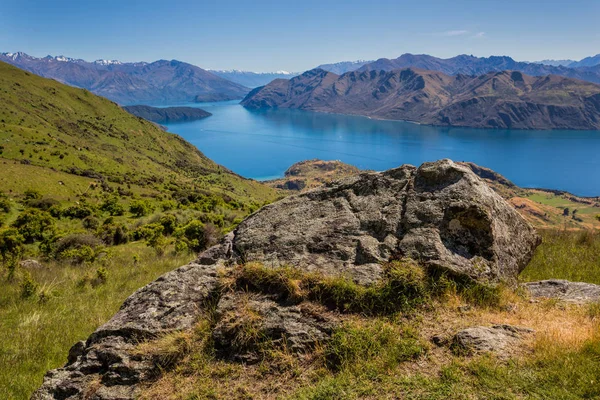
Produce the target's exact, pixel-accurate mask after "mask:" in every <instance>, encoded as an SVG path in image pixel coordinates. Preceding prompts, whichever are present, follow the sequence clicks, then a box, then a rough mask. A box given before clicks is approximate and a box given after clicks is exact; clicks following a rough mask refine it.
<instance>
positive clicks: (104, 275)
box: [92, 267, 108, 286]
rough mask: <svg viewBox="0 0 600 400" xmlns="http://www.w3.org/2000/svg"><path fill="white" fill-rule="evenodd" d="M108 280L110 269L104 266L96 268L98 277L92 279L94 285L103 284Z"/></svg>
mask: <svg viewBox="0 0 600 400" xmlns="http://www.w3.org/2000/svg"><path fill="white" fill-rule="evenodd" d="M107 281H108V271H107V270H106V268H104V267H100V268H98V269H97V270H96V278H95V279H94V280H93V281H92V286H98V285H103V284H105V283H106V282H107Z"/></svg>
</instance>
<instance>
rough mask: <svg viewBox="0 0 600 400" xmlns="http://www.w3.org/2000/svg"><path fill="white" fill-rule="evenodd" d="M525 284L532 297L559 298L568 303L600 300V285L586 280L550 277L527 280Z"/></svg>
mask: <svg viewBox="0 0 600 400" xmlns="http://www.w3.org/2000/svg"><path fill="white" fill-rule="evenodd" d="M524 286H525V287H526V288H527V289H528V290H529V293H530V294H531V297H534V298H540V297H541V298H547V299H558V300H562V301H565V302H568V303H576V304H583V303H594V302H599V301H600V286H599V285H594V284H592V283H585V282H570V281H566V280H561V279H548V280H545V281H538V282H527V283H525V284H524Z"/></svg>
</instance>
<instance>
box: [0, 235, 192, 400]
mask: <svg viewBox="0 0 600 400" xmlns="http://www.w3.org/2000/svg"><path fill="white" fill-rule="evenodd" d="M111 250H112V251H111V256H110V257H109V258H105V259H104V261H103V262H102V263H101V264H94V265H87V266H85V265H84V266H68V265H52V264H51V265H49V268H47V269H44V270H34V271H31V275H32V276H33V278H34V279H35V281H36V282H37V283H39V285H40V292H39V293H43V295H42V296H40V295H39V294H38V295H35V296H33V297H31V298H29V299H23V298H22V297H21V287H20V284H19V280H18V279H17V281H15V282H8V281H6V274H5V272H4V271H3V276H2V277H0V332H2V335H0V398H2V399H24V398H28V397H29V396H30V395H31V393H32V392H33V390H34V389H35V388H36V387H38V386H39V385H40V384H41V382H42V377H43V375H44V374H45V372H46V371H47V370H49V369H53V368H57V367H59V366H61V365H63V364H64V363H65V362H66V356H67V350H68V349H69V348H70V347H71V346H72V345H73V344H74V343H75V342H77V341H79V340H84V339H86V338H87V337H88V336H89V335H90V334H91V333H92V332H93V331H94V330H95V329H96V328H97V327H98V326H99V325H101V324H103V323H104V322H106V321H107V320H108V319H109V318H110V317H111V316H112V315H113V314H114V313H115V312H116V311H117V310H118V309H119V307H120V305H121V303H122V302H123V301H124V300H125V298H127V297H128V296H129V295H130V294H131V293H133V292H134V291H135V290H136V289H138V288H139V287H142V286H143V285H145V284H147V283H149V282H151V281H153V280H154V279H156V278H157V277H158V276H160V275H161V274H163V273H165V272H167V271H170V270H172V269H174V268H176V267H178V266H180V265H183V264H185V263H186V262H188V261H189V260H188V259H189V256H188V255H185V256H165V257H163V258H156V256H155V254H154V252H153V251H152V249H150V248H148V247H146V246H145V245H143V244H142V243H132V244H129V245H126V246H121V247H120V248H113V249H111ZM132 254H136V255H138V258H139V261H138V262H137V263H136V265H135V266H134V260H133V256H132ZM99 266H103V267H104V268H105V269H106V271H107V272H108V278H107V281H106V283H104V284H98V285H97V286H95V287H93V286H92V285H91V284H90V283H89V282H90V281H91V280H92V279H93V278H94V277H95V276H96V271H97V269H98V268H99ZM85 282H88V283H85ZM82 283H85V284H84V285H83V286H82Z"/></svg>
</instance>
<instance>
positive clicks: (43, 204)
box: [27, 197, 60, 211]
mask: <svg viewBox="0 0 600 400" xmlns="http://www.w3.org/2000/svg"><path fill="white" fill-rule="evenodd" d="M58 205H60V202H59V201H58V200H55V199H51V198H49V197H45V198H43V199H31V200H28V201H27V206H28V207H31V208H38V209H40V210H44V211H48V210H50V209H51V208H52V207H56V206H58Z"/></svg>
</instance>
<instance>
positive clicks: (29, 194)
mask: <svg viewBox="0 0 600 400" xmlns="http://www.w3.org/2000/svg"><path fill="white" fill-rule="evenodd" d="M23 194H24V195H25V200H35V199H41V198H42V194H41V193H40V192H39V191H38V190H35V189H27V190H26V191H25V193H23Z"/></svg>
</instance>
